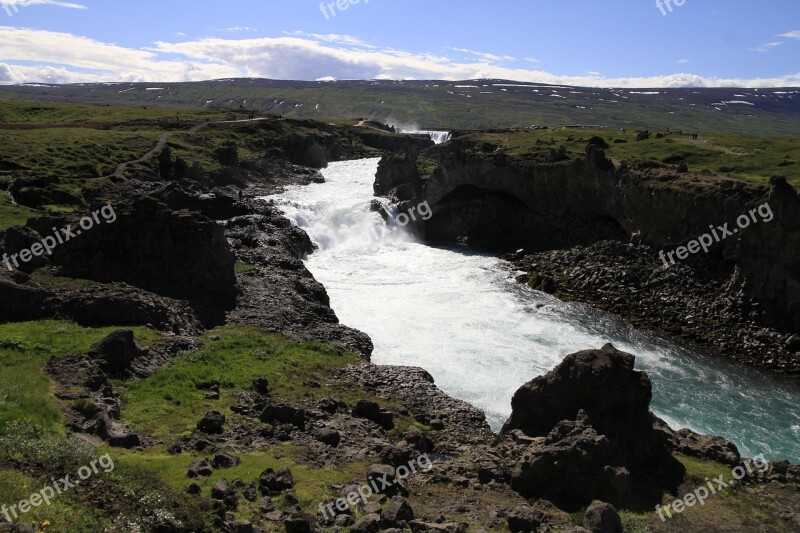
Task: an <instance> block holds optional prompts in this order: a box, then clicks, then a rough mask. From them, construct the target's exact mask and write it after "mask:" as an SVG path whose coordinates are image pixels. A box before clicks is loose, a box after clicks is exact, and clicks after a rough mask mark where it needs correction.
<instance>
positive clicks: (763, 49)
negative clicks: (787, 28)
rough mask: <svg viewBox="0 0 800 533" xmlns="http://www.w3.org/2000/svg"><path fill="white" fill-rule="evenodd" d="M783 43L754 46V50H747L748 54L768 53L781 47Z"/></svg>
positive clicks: (776, 42)
mask: <svg viewBox="0 0 800 533" xmlns="http://www.w3.org/2000/svg"><path fill="white" fill-rule="evenodd" d="M782 44H783V41H775V42H771V43H764V44H762V45H761V46H756V47H755V48H748V50H749V51H750V52H769V51H770V50H772V49H773V48H777V47H778V46H780V45H782Z"/></svg>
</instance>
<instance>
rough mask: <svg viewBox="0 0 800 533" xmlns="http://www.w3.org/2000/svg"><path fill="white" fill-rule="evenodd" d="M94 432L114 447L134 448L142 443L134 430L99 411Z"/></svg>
mask: <svg viewBox="0 0 800 533" xmlns="http://www.w3.org/2000/svg"><path fill="white" fill-rule="evenodd" d="M95 432H96V433H97V435H98V436H99V437H100V438H102V439H103V440H105V441H106V442H108V444H109V445H110V446H113V447H115V448H135V447H136V446H139V445H140V444H141V443H142V440H141V438H140V437H139V435H137V434H136V432H135V431H133V430H132V429H131V428H129V427H128V426H126V425H125V424H122V423H120V422H116V421H114V420H111V419H110V418H109V417H108V415H107V414H105V413H101V414H100V416H99V417H98V419H97V422H96V423H95Z"/></svg>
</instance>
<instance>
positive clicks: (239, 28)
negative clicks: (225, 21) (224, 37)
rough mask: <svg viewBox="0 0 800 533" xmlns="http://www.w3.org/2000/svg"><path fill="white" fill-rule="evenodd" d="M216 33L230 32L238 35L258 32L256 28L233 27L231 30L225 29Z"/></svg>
mask: <svg viewBox="0 0 800 533" xmlns="http://www.w3.org/2000/svg"><path fill="white" fill-rule="evenodd" d="M216 31H229V32H234V33H236V32H257V31H258V30H257V29H255V28H251V27H250V26H232V27H230V28H225V29H222V30H216Z"/></svg>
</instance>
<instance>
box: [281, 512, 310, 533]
mask: <svg viewBox="0 0 800 533" xmlns="http://www.w3.org/2000/svg"><path fill="white" fill-rule="evenodd" d="M283 525H284V527H285V528H286V533H310V532H311V531H316V529H317V527H316V522H315V521H314V518H313V517H312V516H311V515H309V514H308V513H304V512H298V513H293V514H291V515H289V516H288V517H287V518H286V519H285V520H284V521H283Z"/></svg>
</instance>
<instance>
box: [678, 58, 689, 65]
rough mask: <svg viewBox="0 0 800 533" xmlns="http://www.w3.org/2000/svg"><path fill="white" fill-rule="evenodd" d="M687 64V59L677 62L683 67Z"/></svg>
mask: <svg viewBox="0 0 800 533" xmlns="http://www.w3.org/2000/svg"><path fill="white" fill-rule="evenodd" d="M688 62H689V60H688V59H679V60H678V63H680V64H682V65H685V64H686V63H688Z"/></svg>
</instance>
